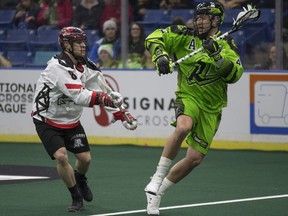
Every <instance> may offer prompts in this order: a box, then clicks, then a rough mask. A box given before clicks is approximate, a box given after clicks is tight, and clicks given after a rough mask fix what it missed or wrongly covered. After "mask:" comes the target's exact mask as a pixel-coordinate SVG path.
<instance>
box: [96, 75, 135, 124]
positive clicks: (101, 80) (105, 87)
mask: <svg viewBox="0 0 288 216" xmlns="http://www.w3.org/2000/svg"><path fill="white" fill-rule="evenodd" d="M97 82H98V84H99V86H100V88H101V89H102V90H103V91H104V92H105V93H107V94H108V95H110V94H111V92H112V89H111V88H110V86H109V85H108V84H107V82H106V81H105V78H104V76H103V74H102V73H100V72H98V73H97ZM118 108H119V109H120V111H121V112H122V114H123V115H124V118H125V120H126V121H127V122H128V123H130V124H131V123H132V120H131V119H130V118H129V117H128V116H127V114H126V112H125V111H126V109H125V108H124V106H123V104H121V106H119V107H118Z"/></svg>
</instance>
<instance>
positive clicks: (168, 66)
mask: <svg viewBox="0 0 288 216" xmlns="http://www.w3.org/2000/svg"><path fill="white" fill-rule="evenodd" d="M152 61H153V62H154V63H155V65H156V69H157V71H158V74H159V75H161V74H169V73H173V71H174V68H173V66H172V60H171V59H170V58H169V55H168V53H167V52H165V51H163V50H161V49H159V48H158V49H156V51H155V53H154V55H153V56H152Z"/></svg>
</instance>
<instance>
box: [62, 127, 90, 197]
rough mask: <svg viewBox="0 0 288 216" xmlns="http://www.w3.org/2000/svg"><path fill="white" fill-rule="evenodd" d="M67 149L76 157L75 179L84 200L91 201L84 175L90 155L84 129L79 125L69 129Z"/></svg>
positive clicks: (88, 164)
mask: <svg viewBox="0 0 288 216" xmlns="http://www.w3.org/2000/svg"><path fill="white" fill-rule="evenodd" d="M66 147H67V149H68V150H69V151H70V152H72V153H74V155H75V157H76V170H75V173H74V175H75V179H76V183H77V187H78V189H79V190H80V192H81V194H82V196H83V198H84V200H86V201H88V202H90V201H92V200H93V194H92V191H91V189H90V187H89V186H88V184H87V183H88V181H87V177H86V173H87V172H88V169H89V166H90V163H91V154H90V147H89V144H88V140H87V137H86V134H85V131H84V128H83V127H82V125H81V124H79V125H78V126H77V127H76V128H73V129H70V130H69V131H68V133H67V137H66Z"/></svg>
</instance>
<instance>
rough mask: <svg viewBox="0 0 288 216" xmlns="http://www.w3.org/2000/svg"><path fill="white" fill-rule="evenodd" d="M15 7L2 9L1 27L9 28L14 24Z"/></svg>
mask: <svg viewBox="0 0 288 216" xmlns="http://www.w3.org/2000/svg"><path fill="white" fill-rule="evenodd" d="M15 13H16V10H15V9H7V10H0V29H9V28H11V27H12V26H13V18H14V16H15Z"/></svg>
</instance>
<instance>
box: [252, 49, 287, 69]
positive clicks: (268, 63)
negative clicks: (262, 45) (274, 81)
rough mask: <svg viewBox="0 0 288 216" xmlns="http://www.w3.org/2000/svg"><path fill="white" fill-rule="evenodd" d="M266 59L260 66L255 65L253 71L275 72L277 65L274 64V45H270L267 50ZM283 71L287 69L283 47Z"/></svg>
mask: <svg viewBox="0 0 288 216" xmlns="http://www.w3.org/2000/svg"><path fill="white" fill-rule="evenodd" d="M267 53H268V55H267V57H266V58H265V59H264V61H263V63H261V64H260V65H259V64H258V65H255V69H265V70H277V69H279V68H277V63H276V45H275V44H271V45H270V46H269V48H268V50H267ZM283 69H284V70H287V69H288V56H287V53H286V51H285V48H284V47H283Z"/></svg>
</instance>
